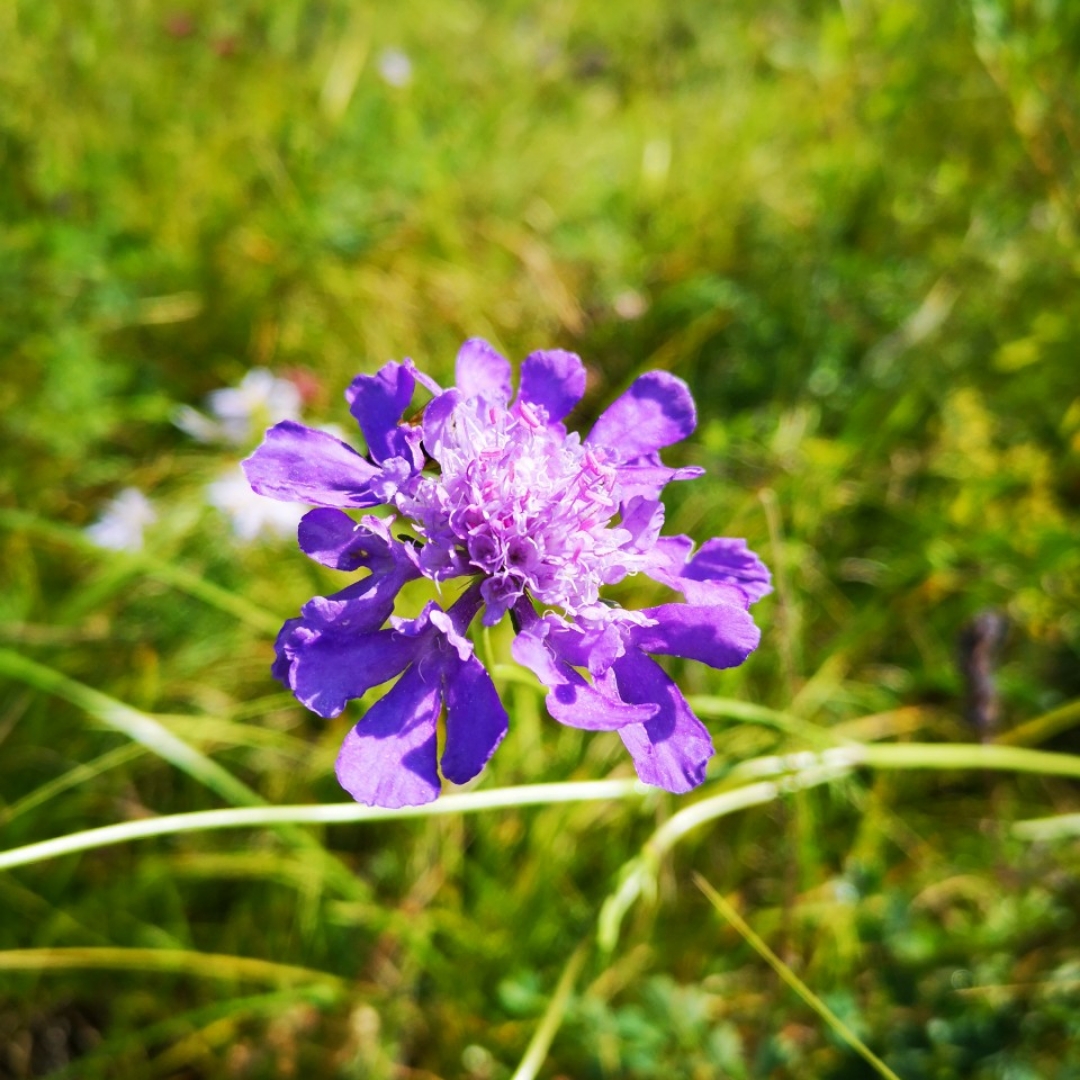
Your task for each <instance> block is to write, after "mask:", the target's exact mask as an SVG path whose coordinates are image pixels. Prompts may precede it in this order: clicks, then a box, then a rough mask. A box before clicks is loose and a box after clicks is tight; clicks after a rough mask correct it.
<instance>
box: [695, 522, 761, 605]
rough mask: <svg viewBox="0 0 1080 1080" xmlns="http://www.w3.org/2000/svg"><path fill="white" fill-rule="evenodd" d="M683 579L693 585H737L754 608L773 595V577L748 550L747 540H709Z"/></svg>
mask: <svg viewBox="0 0 1080 1080" xmlns="http://www.w3.org/2000/svg"><path fill="white" fill-rule="evenodd" d="M683 577H685V578H689V579H690V580H691V581H729V582H732V583H734V584H735V585H738V587H739V588H740V589H742V591H743V592H744V593H746V597H747V599H748V600H749V601H750V603H751V604H753V603H755V602H756V601H758V600H760V599H761V598H762V597H763V596H768V595H769V593H771V592H772V575H771V574H770V573H769V570H768V568H767V567H766V566H765V564H764V563H763V562H762V561H761V560H760V559H759V558H758V557H757V556H756V555H755V554H754V553H753V552H752V551H751V550H750V549H749V548H748V547H747V546H746V541H745V540H736V539H731V538H728V537H718V538H716V539H714V540H706V541H705V543H704V544H702V545H701V550H700V551H698V553H697V554H696V555H695V556H694V557H693V558H692V559H691V560H690V562H689V563H688V564H687V567H686V569H685V570H684V571H683Z"/></svg>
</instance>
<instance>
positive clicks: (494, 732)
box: [442, 656, 509, 784]
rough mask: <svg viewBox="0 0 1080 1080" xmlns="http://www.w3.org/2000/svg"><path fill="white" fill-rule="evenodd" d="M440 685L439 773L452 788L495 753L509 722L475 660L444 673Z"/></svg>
mask: <svg viewBox="0 0 1080 1080" xmlns="http://www.w3.org/2000/svg"><path fill="white" fill-rule="evenodd" d="M444 685H445V690H444V697H445V700H446V747H445V748H444V750H443V755H442V773H443V776H445V777H446V779H447V780H451V781H453V782H454V783H455V784H465V783H468V781H470V780H471V779H472V778H473V777H474V776H476V775H478V774H479V772H480V770H481V769H482V768H483V767H484V766H485V765H486V764H487V763H488V760H489V759H490V758H491V755H492V754H494V753H495V748H496V747H497V746H498V745H499V743H500V742H502V739H503V736H504V735H505V734H506V729H507V727H508V725H509V718H508V717H507V715H506V709H504V708H503V704H502V702H501V701H500V700H499V694H498V691H496V689H495V684H494V683H493V682H492V681H491V676H490V675H488V673H487V671H486V669H485V668H484V665H483V664H481V663H480V661H479V660H477V659H476V657H475V656H473V657H470V658H469V659H468V660H467V661H465V663H463V664H460V665H457V666H456V668H452V669H450V670H448V671H447V674H446V676H445V679H444Z"/></svg>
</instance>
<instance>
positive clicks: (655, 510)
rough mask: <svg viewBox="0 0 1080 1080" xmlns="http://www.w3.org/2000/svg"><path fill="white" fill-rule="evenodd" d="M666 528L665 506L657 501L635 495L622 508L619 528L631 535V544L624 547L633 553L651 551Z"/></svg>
mask: <svg viewBox="0 0 1080 1080" xmlns="http://www.w3.org/2000/svg"><path fill="white" fill-rule="evenodd" d="M663 527H664V504H663V503H662V502H657V501H656V500H655V499H643V498H641V496H639V495H635V496H634V497H633V498H632V499H630V500H629V501H628V502H627V503H625V504H624V505H623V508H622V521H621V522H620V523H619V528H621V529H625V530H626V531H627V532H628V533H629V534H630V543H629V544H624V545H623V546H624V547H626V548H629V549H630V550H632V551H637V552H644V551H651V550H652V549H653V547H654V546H655V545H656V542H657V540H658V539H659V537H660V530H661V529H662V528H663Z"/></svg>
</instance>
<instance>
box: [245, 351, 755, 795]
mask: <svg viewBox="0 0 1080 1080" xmlns="http://www.w3.org/2000/svg"><path fill="white" fill-rule="evenodd" d="M456 382H457V385H456V386H455V387H452V388H450V389H448V390H443V389H442V388H441V387H440V386H439V385H438V384H436V383H435V382H433V381H432V380H431V379H429V378H428V377H427V376H425V375H423V374H422V373H421V372H419V371H418V370H417V369H416V368H415V367H414V366H413V364H412V362H411V361H409V360H406V361H405V362H404V363H400V364H399V363H396V362H391V363H388V364H386V365H385V366H384V367H383V368H382V369H381V370H380V371H378V372H377V373H376V374H375V375H359V376H357V377H356V379H354V380H353V383H352V385H351V386H350V387H349V389H348V390H347V392H346V399H347V401H348V402H349V406H350V411H351V413H352V415H353V417H354V418H355V419H356V421H357V423H358V424H359V426H360V430H361V432H362V433H363V435H364V438H365V440H366V442H367V447H368V453H367V455H366V456H365V455H361V454H359V453H357V452H356V451H355V450H353V449H351V448H350V447H349V446H347V445H346V444H345V443H343V442H342V441H341V440H339V439H337V438H335V437H334V436H332V435H330V434H328V433H326V432H322V431H317V430H314V429H312V428H307V427H304V426H303V425H301V424H298V423H295V422H293V421H285V422H283V423H280V424H278V425H277V426H275V427H273V428H271V429H270V430H269V431H268V432H267V434H266V438H265V440H264V442H263V444H262V445H261V446H260V447H259V448H258V449H257V450H256V451H255V453H254V454H253V455H252V456H251V457H250V458H248V459H247V461H245V462H244V469H245V472H246V474H247V477H248V480H249V482H250V483H251V486H252V488H253V489H254V490H255V491H257V492H259V493H260V494H262V495H268V496H270V497H272V498H276V499H281V500H286V501H294V500H300V501H305V502H308V503H314V504H315V505H316V506H318V507H319V509H316V510H312V511H311V512H310V513H309V514H307V515H306V516H305V518H304V519H303V521H302V522H301V525H300V529H299V541H300V546H301V548H302V549H303V550H304V551H305V552H306V553H307V554H308V555H309V556H310V557H311V558H313V559H315V560H317V561H318V562H321V563H323V564H325V565H327V566H332V567H335V568H337V569H344V570H358V569H366V570H367V571H368V573H367V576H366V577H364V578H362V579H361V580H359V581H358V582H356V583H355V584H353V585H350V586H348V587H347V588H345V589H343V590H342V591H341V592H339V593H337V594H335V595H334V596H331V597H316V598H315V599H313V600H311V601H310V602H309V603H308V604H306V605H305V606H304V608H303V610H302V611H301V614H300V617H299V618H296V619H290V620H289V621H288V622H287V623H286V624H285V626H284V627H283V628H282V631H281V634H280V635H279V636H278V641H277V646H276V651H277V661H276V662H275V665H274V674H275V675H276V676H277V677H278V678H279V679H281V680H282V682H284V683H285V684H286V685H287V686H288V687H289V688H290V689H291V690H292V691H293V692H294V693H295V694H296V696H297V698H298V699H299V700H300V701H301V702H303V703H304V704H305V705H306V706H307V707H308V708H310V709H312V710H313V711H315V712H317V713H319V714H320V715H321V716H327V717H331V716H337V715H338V714H339V713H340V712H341V711H342V710H343V709H344V707H345V704H346V702H348V701H349V700H352V699H354V698H358V697H360V696H361V695H362V694H364V693H366V691H367V690H369V689H371V688H372V687H374V686H377V685H379V684H380V683H382V682H385V681H387V680H389V679H391V678H394V677H395V676H398V675H400V678H399V680H398V682H397V683H396V684H395V686H394V687H393V688H392V689H391V690H390V691H389V692H388V693H387V694H386V696H385V697H383V698H382V699H381V700H380V701H379V702H377V703H376V704H375V705H374V706H372V707H371V709H369V710H368V712H367V714H366V715H365V717H364V718H363V719H362V720H361V721H360V723H359V724H357V725H356V727H355V728H354V729H353V731H352V732H351V733H350V734H349V736H348V737H347V738H346V740H345V744H344V746H343V747H342V751H341V755H340V757H339V760H338V777H339V779H340V780H341V783H342V785H343V786H344V787H345V788H346V789H347V790H348V791H349V792H350V793H352V795H353V796H354V797H355V798H357V799H359V800H360V801H362V802H366V803H373V804H377V805H383V806H401V805H406V804H415V803H420V802H427V801H429V800H430V799H433V798H435V797H436V796H437V794H438V791H439V773H438V768H437V763H436V749H435V748H436V726H437V722H438V717H439V715H440V712H441V711H442V709H443V708H445V716H446V740H445V748H444V750H443V754H442V758H441V762H440V764H441V769H442V775H443V776H444V777H446V778H447V779H449V780H451V781H454V782H456V783H463V782H464V781H465V780H468V779H471V778H472V777H473V776H475V775H476V774H477V773H479V771H480V770H481V769H482V768H483V766H484V764H485V763H486V762H487V760H488V758H489V757H490V756H491V754H492V753H493V752H494V750H495V747H496V746H497V745H498V743H499V742H500V740H501V739H502V737H503V735H504V734H505V733H506V729H507V716H506V712H505V710H504V709H503V707H502V705H501V703H500V702H499V698H498V695H497V693H496V691H495V687H494V685H493V684H492V682H491V678H490V676H489V675H488V673H487V672H486V670H485V669H484V668H483V666H482V665H481V664H480V662H479V661H478V660H477V659H476V657H475V655H474V654H473V652H472V647H471V645H470V644H469V642H468V639H467V638H466V636H465V634H466V631H467V629H468V627H469V624H470V623H471V622H472V621H473V619H474V618H475V617H476V616H477V615H479V614H480V613H481V611H482V612H483V614H482V616H481V618H482V621H483V622H484V623H485V624H486V625H493V624H495V623H497V622H498V621H499V620H500V619H502V618H503V616H504V615H507V614H509V615H510V618H511V619H512V621H513V624H514V628H515V630H516V631H517V636H516V638H515V640H514V644H513V654H514V658H515V659H516V660H517V661H518V662H519V663H520V664H522V665H523V666H525V667H527V668H529V669H530V670H532V671H533V672H534V673H535V674H536V676H537V677H538V678H539V679H540V681H541V682H542V683H543V684H544V686H545V687H546V688H547V690H548V693H547V698H546V701H547V707H548V711H549V712H550V713H551V715H552V716H553V717H555V719H556V720H559V721H561V722H562V723H564V724H568V725H571V726H573V727H581V728H588V729H596V730H617V731H618V732H619V734H620V736H621V737H622V740H623V742H624V743H625V745H626V747H627V749H628V750H629V751H630V754H631V756H632V758H633V760H634V765H635V767H636V769H637V772H638V775H639V776H640V777H641V779H642V780H644V781H645V782H647V783H650V784H656V785H658V786H660V787H663V788H666V789H667V790H669V791H676V792H681V791H687V790H689V789H690V788H692V787H694V786H695V785H697V784H699V783H701V781H702V780H703V779H704V777H705V766H706V763H707V762H708V759H709V758H710V757H711V756H712V753H713V749H712V742H711V739H710V737H709V733H708V731H707V730H706V729H705V727H704V726H703V725H702V724H701V722H700V721H699V720H698V719H697V718H696V717H695V716H694V715H693V713H692V712H691V711H690V708H689V706H688V705H687V703H686V700H685V698H684V697H683V695H682V694H681V692H680V691H679V689H678V687H677V686H676V685H675V683H674V682H673V681H672V680H671V679H670V677H669V676H668V675H667V674H666V673H665V672H664V670H663V669H662V668H661V667H660V665H659V664H658V663H657V662H656V661H655V660H654V659H652V657H653V656H654V655H675V656H683V657H687V658H690V659H695V660H700V661H702V662H703V663H706V664H710V665H712V666H713V667H718V668H726V667H734V666H736V665H737V664H740V663H742V661H743V660H745V659H746V657H747V656H748V655H749V654H750V652H752V651H753V649H754V648H755V647H756V646H757V643H758V637H759V634H758V630H757V627H756V626H755V625H754V622H753V619H752V618H751V617H750V615H749V613H748V611H747V609H748V607H749V606H750V604H751V603H753V602H754V601H755V600H758V599H760V598H761V597H762V596H764V595H765V594H766V593H767V592H769V590H770V584H769V573H768V570H766V568H765V567H764V566H763V565H762V563H761V562H760V560H758V558H757V556H755V555H754V554H753V553H752V552H750V551H749V550H748V549H747V548H746V545H745V543H744V542H743V541H741V540H728V539H715V540H710V541H708V542H707V543H706V544H704V545H703V546H702V547H701V548H700V549H699V550H698V551H697V552H696V553H695V552H694V546H693V542H692V541H691V540H690V538H689V537H687V536H667V537H665V536H661V529H662V527H663V523H664V507H663V504H662V503H661V502H660V498H659V496H660V492H661V490H662V489H663V487H664V486H665V485H666V484H667V483H668V482H669V481H672V480H687V479H692V478H695V477H697V476H700V475H701V473H702V470H701V469H699V468H696V467H686V468H681V469H672V468H669V467H667V466H665V465H664V464H663V463H662V461H661V460H660V455H659V452H660V450H661V449H663V448H664V447H665V446H669V445H671V444H672V443H674V442H677V441H679V440H681V439H683V438H685V437H686V436H687V435H689V434H690V433H691V431H693V429H694V426H695V423H696V416H695V410H694V403H693V400H692V398H691V396H690V392H689V390H688V388H687V387H686V384H685V383H683V382H682V381H681V380H680V379H678V378H676V377H675V376H673V375H670V374H668V373H666V372H661V371H654V372H650V373H648V374H646V375H643V376H641V377H640V378H639V379H637V380H636V381H635V382H634V383H633V384H632V385H631V386H630V388H629V389H628V390H627V391H626V392H625V393H624V394H623V395H622V396H621V397H619V398H618V399H617V400H616V401H615V402H614V403H613V404H612V405H611V406H609V407H608V409H607V410H606V411H605V412H604V413H603V414H602V415H601V417H600V418H599V420H598V421H597V423H596V424H595V426H594V427H593V429H592V431H591V432H590V433H589V435H588V436H586V437H585V438H584V439H582V438H581V437H580V436H579V435H578V434H577V433H575V432H569V431H567V428H566V426H565V425H564V423H563V420H564V418H565V417H566V415H567V414H568V413H569V412H570V410H571V409H572V408H573V407H574V406H575V405H576V404H577V403H578V401H579V400H580V399H581V397H582V394H583V393H584V389H585V370H584V366H583V365H582V363H581V360H580V359H579V358H578V357H577V356H575V355H573V354H572V353H568V352H563V351H561V350H558V349H553V350H544V351H539V352H534V353H532V354H530V355H529V356H528V357H526V359H525V361H524V362H523V364H522V367H521V380H520V387H519V390H518V393H517V395H516V397H515V396H514V394H513V388H512V383H511V371H510V364H509V363H508V362H507V361H506V360H505V359H504V358H503V357H502V356H500V355H499V353H497V352H496V351H495V349H493V348H492V347H491V346H490V345H489V344H488V343H487V342H485V341H481V340H479V339H475V338H474V339H471V340H470V341H467V342H466V343H465V344H464V345H463V346H462V348H461V350H460V352H459V353H458V357H457V370H456ZM417 384H420V385H421V386H422V387H424V388H425V389H426V390H427V391H428V392H429V393H430V394H431V395H432V396H431V399H430V400H429V401H428V402H427V404H426V406H424V407H423V408H422V411H420V412H419V413H418V412H416V410H415V407H414V406H413V396H414V392H415V391H416V388H417ZM379 505H385V506H387V507H390V508H391V510H392V511H393V512H394V513H395V514H396V515H397V520H398V521H399V523H400V525H402V526H404V525H408V526H410V527H411V530H412V534H413V535H412V536H411V537H405V538H403V537H402V536H401V535H400V534H399V535H398V536H394V535H392V534H391V532H390V524H389V522H390V520H394V519H386V518H378V517H374V516H370V515H367V516H364V517H362V518H361V519H360V520H359V521H354V520H353V519H352V518H351V517H350V516H349V515H348V513H346V511H348V510H362V509H369V508H371V507H375V506H379ZM637 573H643V574H645V575H647V576H648V577H651V578H652V579H653V580H655V581H657V582H659V583H661V584H663V585H665V586H667V587H669V588H670V589H672V590H674V591H676V592H679V593H681V594H682V596H683V598H684V600H683V601H682V602H671V603H666V604H661V605H659V606H657V607H653V608H646V609H644V610H641V611H632V610H628V609H624V608H622V607H620V606H618V605H616V604H613V603H611V602H610V601H608V600H606V599H605V598H604V597H603V596H602V590H603V589H604V588H605V586H609V585H613V584H615V583H617V582H619V581H622V580H623V579H624V578H626V577H627V576H628V575H631V574H637ZM419 577H426V578H429V579H430V580H432V581H434V582H437V583H441V582H444V581H447V580H448V579H453V578H465V579H467V585H466V588H465V591H464V592H463V593H462V594H461V596H460V597H459V598H458V600H457V601H456V602H455V603H454V604H452V605H451V606H450V607H449V608H448V609H447V610H445V611H443V610H442V609H441V608H440V607H439V606H438V605H436V604H429V605H428V607H427V608H425V610H424V612H423V613H422V614H421V615H420V616H419V617H418V618H417V619H414V620H411V621H401V620H394V619H393V618H392V611H393V606H394V598H395V597H396V595H397V592H398V590H399V589H400V588H401V586H402V585H403V584H404V583H405V582H406V581H409V580H411V579H414V578H419ZM388 620H389V625H386V624H387V622H388ZM583 672H585V673H587V674H584V673H583Z"/></svg>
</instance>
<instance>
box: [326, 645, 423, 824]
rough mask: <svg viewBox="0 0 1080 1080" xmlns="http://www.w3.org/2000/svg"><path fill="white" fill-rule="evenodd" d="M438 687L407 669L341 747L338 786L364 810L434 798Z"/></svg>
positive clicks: (395, 806) (417, 673)
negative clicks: (364, 807)
mask: <svg viewBox="0 0 1080 1080" xmlns="http://www.w3.org/2000/svg"><path fill="white" fill-rule="evenodd" d="M438 718H439V682H438V680H436V681H434V682H431V683H428V682H425V681H424V678H423V676H422V675H421V674H420V672H419V665H416V666H415V667H412V668H410V669H409V670H408V671H407V672H406V673H405V674H404V675H402V677H401V678H400V679H399V680H398V681H397V683H396V685H395V686H394V687H393V689H392V690H391V691H390V692H389V693H388V694H387V695H386V697H384V698H380V699H379V700H378V701H377V702H376V703H375V704H374V705H372V707H371V708H370V709H368V711H367V713H366V715H365V716H364V718H363V719H362V720H361V721H360V723H359V724H357V725H356V727H354V728H353V729H352V730H351V731H350V732H349V734H348V735H346V736H345V741H344V742H343V743H342V745H341V751H340V752H339V753H338V758H337V766H336V772H337V778H338V783H340V784H341V786H342V787H343V788H344V789H345V790H346V791H347V792H348V793H349V794H350V795H351V796H352V797H353V798H354V799H355V800H356V801H357V802H361V803H364V804H366V805H367V806H385V807H387V808H388V809H395V808H397V807H399V806H419V805H421V804H423V803H429V802H432V801H433V800H434V799H436V798H438V795H439V773H438V769H437V767H436V760H435V757H436V749H435V739H436V724H437V721H438Z"/></svg>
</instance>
